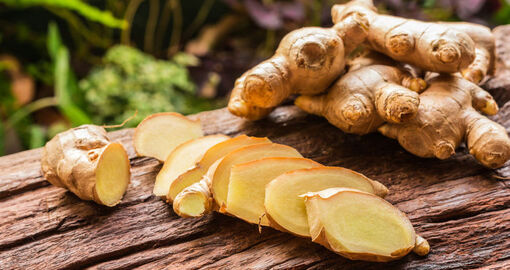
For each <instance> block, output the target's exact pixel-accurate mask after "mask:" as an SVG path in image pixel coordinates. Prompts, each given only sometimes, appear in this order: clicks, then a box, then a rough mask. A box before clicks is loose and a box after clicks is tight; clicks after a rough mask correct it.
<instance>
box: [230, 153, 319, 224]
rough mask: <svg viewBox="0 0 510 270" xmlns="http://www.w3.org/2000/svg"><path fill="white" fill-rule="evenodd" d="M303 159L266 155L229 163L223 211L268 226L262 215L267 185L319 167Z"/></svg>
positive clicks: (317, 164) (313, 162) (315, 163)
mask: <svg viewBox="0 0 510 270" xmlns="http://www.w3.org/2000/svg"><path fill="white" fill-rule="evenodd" d="M320 166H322V165H321V164H319V163H317V162H315V161H313V160H310V159H305V158H289V157H269V158H263V159H259V160H255V161H251V162H247V163H243V164H238V165H234V166H232V169H231V170H230V182H229V185H228V195H227V207H226V212H227V213H229V214H231V215H234V216H235V217H238V218H240V219H242V220H244V221H246V222H249V223H253V224H260V225H263V226H269V221H268V219H267V217H266V216H265V215H264V214H265V209H264V198H265V192H266V185H267V184H268V183H269V182H271V181H272V180H273V179H275V178H276V177H278V176H279V175H281V174H283V173H285V172H288V171H293V170H298V169H308V168H315V167H320Z"/></svg>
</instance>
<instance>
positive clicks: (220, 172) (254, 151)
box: [211, 143, 303, 212]
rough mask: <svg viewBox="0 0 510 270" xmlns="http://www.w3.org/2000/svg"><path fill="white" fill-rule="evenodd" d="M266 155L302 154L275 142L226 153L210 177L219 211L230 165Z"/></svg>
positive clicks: (223, 202)
mask: <svg viewBox="0 0 510 270" xmlns="http://www.w3.org/2000/svg"><path fill="white" fill-rule="evenodd" d="M267 157H296V158H302V157H303V156H302V155H301V154H300V153H299V152H298V151H297V150H296V149H294V148H292V147H290V146H287V145H283V144H277V143H271V144H259V145H250V146H245V147H243V148H240V149H237V150H235V151H232V152H231V153H229V154H228V155H226V156H225V157H224V158H223V160H222V161H221V162H220V163H219V164H218V168H216V170H215V172H214V175H213V178H212V179H211V180H212V182H211V190H212V195H213V198H214V201H215V202H216V204H217V205H218V206H219V207H220V212H225V207H226V204H227V194H228V186H229V182H230V169H231V168H232V166H235V165H237V164H242V163H246V162H250V161H254V160H258V159H262V158H267Z"/></svg>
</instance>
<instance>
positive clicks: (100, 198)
mask: <svg viewBox="0 0 510 270" xmlns="http://www.w3.org/2000/svg"><path fill="white" fill-rule="evenodd" d="M130 169H131V167H130V164H129V157H128V155H127V153H126V150H125V149H124V147H123V146H122V145H121V144H119V143H114V142H111V141H110V139H109V138H108V134H107V133H106V130H105V129H104V128H102V127H98V126H94V125H83V126H79V127H76V128H73V129H70V130H67V131H65V132H62V133H59V134H57V135H56V136H55V137H53V139H51V140H50V141H49V142H48V143H46V145H45V147H44V150H43V156H42V159H41V170H42V172H43V174H44V177H45V178H46V179H47V180H48V181H49V182H50V183H51V184H53V185H55V186H57V187H62V188H66V189H68V190H69V191H71V192H72V193H74V194H75V195H76V196H78V197H79V198H80V199H82V200H90V201H95V202H96V203H98V204H102V205H106V206H109V207H111V206H115V205H116V204H118V203H119V202H120V200H121V199H122V196H124V193H125V192H126V189H127V188H128V186H129V180H130V178H131V173H130Z"/></svg>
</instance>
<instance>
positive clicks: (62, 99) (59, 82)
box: [54, 47, 91, 126]
mask: <svg viewBox="0 0 510 270" xmlns="http://www.w3.org/2000/svg"><path fill="white" fill-rule="evenodd" d="M54 68H55V72H54V76H55V78H54V82H55V97H56V98H57V103H58V107H59V109H60V110H61V111H62V113H63V114H64V115H65V116H66V117H67V118H68V119H69V121H71V124H72V125H73V126H79V125H83V124H87V123H91V120H90V118H89V117H88V116H87V114H85V112H83V111H82V110H81V109H80V108H79V107H78V106H76V105H75V104H74V103H73V101H72V98H71V94H72V91H73V90H72V89H73V88H77V86H76V79H74V73H72V71H71V70H70V68H69V51H68V50H67V48H65V47H61V48H59V50H58V51H57V54H56V57H55V67H54Z"/></svg>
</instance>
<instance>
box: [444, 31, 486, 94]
mask: <svg viewBox="0 0 510 270" xmlns="http://www.w3.org/2000/svg"><path fill="white" fill-rule="evenodd" d="M441 24H444V25H446V26H448V27H450V28H453V29H456V30H458V31H462V32H464V33H466V34H468V35H469V37H471V39H472V40H473V41H474V42H475V60H474V61H473V62H472V63H471V64H470V65H469V66H468V67H466V68H463V69H462V70H461V73H462V77H464V78H465V79H466V80H468V81H471V82H474V83H476V84H477V83H479V82H481V81H482V80H483V78H484V77H485V76H486V75H487V73H489V72H490V71H491V69H493V65H494V47H495V43H494V36H493V35H492V32H491V29H490V28H488V27H486V26H483V25H480V24H476V23H467V22H444V23H441Z"/></svg>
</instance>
